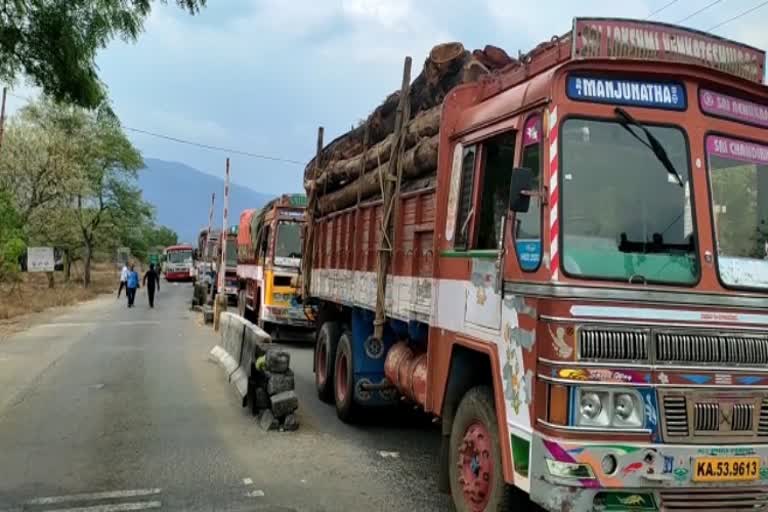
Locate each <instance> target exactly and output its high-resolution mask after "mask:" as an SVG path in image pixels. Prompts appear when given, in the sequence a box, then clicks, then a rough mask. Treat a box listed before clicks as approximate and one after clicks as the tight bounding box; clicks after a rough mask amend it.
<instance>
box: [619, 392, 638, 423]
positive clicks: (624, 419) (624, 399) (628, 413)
mask: <svg viewBox="0 0 768 512" xmlns="http://www.w3.org/2000/svg"><path fill="white" fill-rule="evenodd" d="M613 424H614V426H616V427H634V428H639V427H642V426H643V409H642V403H641V401H640V397H639V396H638V395H637V394H636V393H631V392H620V393H615V394H614V395H613Z"/></svg>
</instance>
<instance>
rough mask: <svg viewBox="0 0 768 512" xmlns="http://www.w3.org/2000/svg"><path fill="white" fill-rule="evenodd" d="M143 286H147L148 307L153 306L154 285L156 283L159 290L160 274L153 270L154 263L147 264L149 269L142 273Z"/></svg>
mask: <svg viewBox="0 0 768 512" xmlns="http://www.w3.org/2000/svg"><path fill="white" fill-rule="evenodd" d="M143 284H144V286H146V287H147V298H148V299H149V307H150V308H154V307H155V285H157V291H158V292H159V291H160V275H159V274H158V273H157V271H156V270H155V264H154V263H150V264H149V270H147V273H146V274H144V281H143Z"/></svg>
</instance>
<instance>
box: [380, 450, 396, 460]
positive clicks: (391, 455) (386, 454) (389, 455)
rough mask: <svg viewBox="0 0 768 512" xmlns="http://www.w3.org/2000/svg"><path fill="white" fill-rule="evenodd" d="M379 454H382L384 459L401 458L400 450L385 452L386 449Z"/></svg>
mask: <svg viewBox="0 0 768 512" xmlns="http://www.w3.org/2000/svg"><path fill="white" fill-rule="evenodd" d="M379 455H380V456H381V457H382V458H383V459H399V458H400V452H385V451H380V452H379Z"/></svg>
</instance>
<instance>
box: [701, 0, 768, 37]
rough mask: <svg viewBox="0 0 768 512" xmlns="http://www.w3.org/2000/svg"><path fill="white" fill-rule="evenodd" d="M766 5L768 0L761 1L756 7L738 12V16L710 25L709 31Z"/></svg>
mask: <svg viewBox="0 0 768 512" xmlns="http://www.w3.org/2000/svg"><path fill="white" fill-rule="evenodd" d="M765 5H768V0H767V1H765V2H762V3H759V4H757V5H756V6H754V7H752V8H750V9H747V10H746V11H744V12H742V13H741V14H737V15H736V16H734V17H732V18H728V19H727V20H725V21H721V22H720V23H718V24H717V25H713V26H711V27H709V28H708V29H707V32H709V31H711V30H714V29H716V28H719V27H722V26H723V25H725V24H726V23H730V22H732V21H734V20H737V19H739V18H741V17H742V16H746V15H747V14H749V13H751V12H753V11H756V10H758V9H759V8H761V7H763V6H765Z"/></svg>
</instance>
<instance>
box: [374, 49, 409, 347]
mask: <svg viewBox="0 0 768 512" xmlns="http://www.w3.org/2000/svg"><path fill="white" fill-rule="evenodd" d="M411 64H412V59H411V58H410V57H406V58H405V62H404V64H403V81H402V84H401V85H400V101H399V102H398V104H397V111H396V113H395V129H394V133H393V137H392V151H391V154H390V157H389V165H388V166H382V167H380V168H379V169H380V172H381V173H382V174H383V173H384V172H386V175H384V176H381V178H382V179H381V182H382V184H383V186H382V208H383V218H382V221H381V243H380V244H379V257H378V260H377V265H376V318H375V320H374V322H373V336H374V337H375V338H378V339H382V338H383V337H384V324H385V323H386V311H385V308H386V297H387V272H388V271H389V264H390V261H391V259H392V251H393V250H394V245H393V243H392V242H393V231H394V230H393V229H392V212H393V210H394V207H395V205H394V203H395V201H396V199H397V198H396V193H395V192H396V191H399V189H400V184H399V183H398V180H397V177H398V176H400V175H402V167H401V166H400V156H401V155H402V152H403V126H404V125H405V123H406V122H407V121H408V118H407V116H408V114H409V112H410V107H409V95H410V94H409V93H410V86H411ZM385 169H386V171H385Z"/></svg>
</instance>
